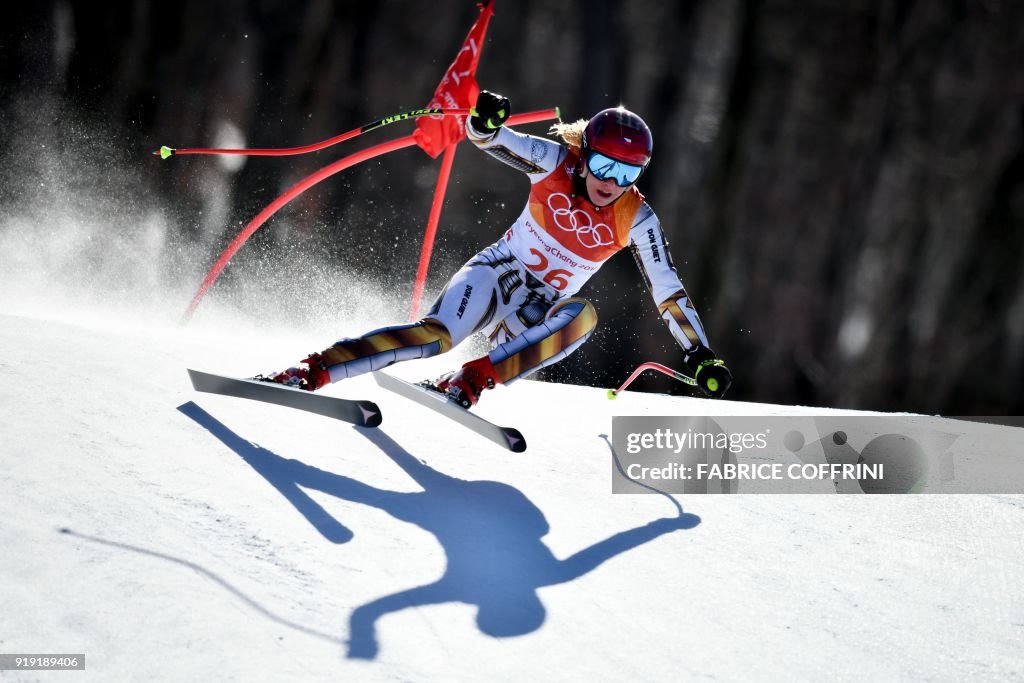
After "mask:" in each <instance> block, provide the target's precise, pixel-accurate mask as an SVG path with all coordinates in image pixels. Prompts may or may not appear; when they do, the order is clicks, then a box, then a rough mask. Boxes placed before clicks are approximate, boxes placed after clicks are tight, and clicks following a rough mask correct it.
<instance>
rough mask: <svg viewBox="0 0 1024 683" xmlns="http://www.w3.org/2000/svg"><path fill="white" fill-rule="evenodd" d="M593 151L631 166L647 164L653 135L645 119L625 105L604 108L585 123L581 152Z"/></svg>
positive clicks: (652, 150) (651, 149)
mask: <svg viewBox="0 0 1024 683" xmlns="http://www.w3.org/2000/svg"><path fill="white" fill-rule="evenodd" d="M591 151H594V152H599V153H601V154H604V155H605V156H608V157H611V158H612V159H616V160H618V161H622V162H625V163H627V164H632V165H634V166H647V164H648V163H650V161H651V154H652V153H653V152H654V138H653V137H652V136H651V129H650V128H648V127H647V124H646V123H644V120H643V119H642V118H640V117H639V116H637V115H636V114H634V113H633V112H631V111H629V110H628V109H626V108H624V107H616V108H614V109H604V110H602V111H599V112H598V113H597V114H595V115H594V117H593V118H592V119H590V121H588V122H587V128H586V130H584V131H583V154H584V157H585V156H586V155H587V153H589V152H591Z"/></svg>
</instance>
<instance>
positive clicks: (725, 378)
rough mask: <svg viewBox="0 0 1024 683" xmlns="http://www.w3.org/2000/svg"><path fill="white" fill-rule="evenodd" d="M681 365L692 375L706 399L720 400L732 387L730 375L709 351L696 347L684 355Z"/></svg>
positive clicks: (702, 347)
mask: <svg viewBox="0 0 1024 683" xmlns="http://www.w3.org/2000/svg"><path fill="white" fill-rule="evenodd" d="M683 364H684V365H685V366H686V367H687V369H688V370H689V371H690V372H691V373H693V378H694V379H695V380H697V386H698V387H699V388H700V390H701V391H703V392H704V393H705V394H706V395H707V396H708V398H722V397H723V396H725V392H727V391H729V387H730V386H732V373H731V372H729V368H727V367H725V363H724V362H722V361H720V360H718V359H717V358H715V354H714V353H712V351H711V349H709V348H707V347H704V346H698V347H696V348H694V349H692V350H691V351H690V352H689V353H687V354H686V357H685V358H684V359H683Z"/></svg>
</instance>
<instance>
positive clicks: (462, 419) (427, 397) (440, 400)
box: [373, 372, 526, 453]
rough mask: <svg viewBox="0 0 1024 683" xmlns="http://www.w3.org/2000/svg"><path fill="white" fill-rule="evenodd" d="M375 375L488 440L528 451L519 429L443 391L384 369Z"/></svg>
mask: <svg viewBox="0 0 1024 683" xmlns="http://www.w3.org/2000/svg"><path fill="white" fill-rule="evenodd" d="M373 378H374V379H375V380H377V384H379V385H380V386H381V387H383V388H384V389H387V390H388V391H393V392H394V393H396V394H398V395H399V396H404V397H405V398H408V399H410V400H413V401H416V402H417V403H419V404H420V405H421V406H423V407H424V408H429V409H430V410H433V411H434V412H435V413H438V414H440V415H443V416H445V417H447V418H448V419H450V420H452V421H454V422H457V423H459V424H460V425H462V426H463V427H466V428H468V429H471V430H473V431H474V432H476V433H477V434H479V435H480V436H482V437H484V438H485V439H490V440H491V441H493V442H494V443H496V444H498V445H499V446H502V447H504V448H507V449H509V450H510V451H512V452H513V453H522V452H523V451H525V450H526V439H524V438H523V435H522V434H521V433H520V432H519V430H518V429H514V428H512V427H500V426H498V425H496V424H494V423H493V422H488V421H487V420H485V419H483V418H482V417H480V416H479V415H474V414H473V413H471V412H469V411H468V410H466V409H465V408H463V407H462V406H460V405H459V404H458V403H456V402H455V401H454V400H453V399H451V398H448V397H447V396H445V395H444V394H442V393H441V392H439V391H434V390H431V389H427V388H425V387H421V386H417V385H415V384H412V383H411V382H406V381H405V380H401V379H398V378H397V377H393V376H391V375H388V374H386V373H383V372H375V373H373Z"/></svg>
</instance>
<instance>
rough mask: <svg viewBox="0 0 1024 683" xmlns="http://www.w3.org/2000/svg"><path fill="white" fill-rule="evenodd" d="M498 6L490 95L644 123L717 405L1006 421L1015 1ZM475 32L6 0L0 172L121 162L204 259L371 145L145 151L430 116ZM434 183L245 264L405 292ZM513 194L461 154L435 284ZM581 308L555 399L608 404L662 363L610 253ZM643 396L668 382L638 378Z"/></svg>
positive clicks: (339, 18)
mask: <svg viewBox="0 0 1024 683" xmlns="http://www.w3.org/2000/svg"><path fill="white" fill-rule="evenodd" d="M495 10H496V15H495V17H494V20H493V21H492V23H491V27H490V31H489V37H488V41H487V44H486V46H485V48H484V51H483V56H482V59H481V63H480V69H479V72H478V80H479V82H480V84H481V86H482V87H484V88H488V89H492V90H497V91H499V92H502V93H505V94H507V95H509V96H510V97H511V98H512V102H513V106H514V108H515V109H516V110H518V111H528V110H534V109H542V108H547V107H550V106H554V105H558V106H560V107H561V110H562V112H563V116H564V117H565V118H566V119H568V120H575V119H576V118H585V117H587V116H589V115H591V114H593V113H594V112H595V111H597V110H598V109H600V108H603V107H605V106H612V105H615V104H618V103H620V102H621V103H624V104H626V105H627V106H628V107H630V108H631V109H633V110H635V111H637V112H639V113H641V114H642V115H643V116H644V117H645V118H646V119H647V121H648V122H649V123H650V124H651V127H652V129H653V131H654V136H655V144H656V150H655V157H654V162H653V164H652V166H651V168H650V170H649V172H648V173H647V175H645V176H644V178H643V180H642V183H641V187H642V189H643V191H644V192H645V194H646V195H647V196H648V199H649V201H650V202H651V204H652V205H653V206H654V208H655V210H656V211H657V212H658V214H659V216H660V218H661V220H662V222H663V223H664V225H665V227H666V231H667V233H668V235H669V239H670V240H671V242H672V251H673V254H674V256H675V261H676V265H677V267H678V268H679V270H680V272H681V275H682V277H683V281H684V283H685V285H686V287H687V290H688V291H689V293H690V294H691V295H692V297H693V299H694V301H695V302H696V304H697V306H698V310H699V311H700V312H701V314H702V317H703V318H704V322H705V324H706V326H707V328H708V332H709V335H710V339H711V342H712V346H713V348H714V349H715V350H716V351H717V352H718V354H719V355H720V356H721V357H723V358H725V359H726V360H727V361H728V362H729V364H730V366H731V367H732V369H733V371H734V373H735V375H736V378H737V381H736V385H735V388H734V391H733V393H732V394H731V395H730V397H731V398H735V399H743V400H759V401H768V402H782V403H799V404H809V405H828V406H840V407H851V408H869V409H878V410H912V411H924V412H931V413H943V414H975V415H981V414H1011V413H1019V412H1020V411H1021V408H1022V407H1024V399H1022V394H1021V389H1020V387H1021V386H1022V384H1024V278H1022V276H1021V271H1022V268H1021V262H1022V260H1024V258H1022V257H1024V69H1022V65H1024V3H1020V2H1013V1H1011V0H978V1H955V0H914V1H908V2H895V1H888V0H878V1H874V2H870V1H868V0H844V1H843V2H838V1H836V0H759V1H751V2H742V1H741V0H693V1H692V2H657V1H655V0H636V1H623V2H611V1H610V0H592V1H590V2H583V1H582V0H575V1H571V2H556V3H552V2H549V1H547V0H515V1H513V0H497V2H496V6H495ZM476 16H477V8H476V6H475V4H474V3H473V2H472V1H470V0H434V1H433V2H429V3H428V2H380V3H373V2H369V3H367V2H362V3H356V2H331V1H329V0H311V1H308V2H272V1H270V0H256V1H251V2H243V1H241V0H232V1H223V2H208V1H199V0H181V1H180V2H176V3H158V2H146V1H139V0H133V2H123V1H122V2H116V1H115V2H107V3H86V2H72V1H70V0H65V1H62V2H52V1H51V2H46V1H43V0H40V1H39V2H36V3H27V4H24V3H23V5H22V6H20V7H19V8H18V9H17V10H15V11H9V12H8V13H7V14H6V15H5V21H4V22H3V25H2V26H0V51H2V52H0V55H2V62H0V98H2V99H0V124H2V127H3V130H4V135H3V137H2V138H0V155H3V158H6V159H7V160H8V161H7V162H5V165H7V164H9V163H12V160H13V163H19V160H20V159H22V158H23V156H22V155H20V154H19V153H18V152H19V150H20V151H21V152H23V151H24V150H23V149H22V148H20V147H19V145H22V146H23V145H24V144H25V143H24V141H25V140H31V141H32V142H31V144H33V145H44V144H46V145H49V149H51V150H59V151H60V152H62V153H64V154H70V155H72V156H73V155H74V154H75V153H84V152H88V154H89V155H90V157H91V159H92V161H93V162H95V163H103V162H106V161H109V162H110V163H112V164H116V165H118V167H122V168H123V167H126V166H127V167H129V168H133V169H134V174H135V176H136V177H135V178H134V181H135V182H141V183H142V184H143V186H144V187H145V188H146V199H145V201H150V202H155V203H159V204H161V205H164V206H169V207H170V206H173V207H174V209H175V211H174V215H175V216H176V217H177V220H178V221H179V226H178V229H179V230H180V232H181V234H182V235H184V236H185V239H188V240H191V241H192V242H194V243H196V244H199V245H200V246H202V247H203V249H204V251H203V253H204V254H206V256H205V258H207V259H208V261H207V265H208V264H209V263H211V262H212V260H213V258H214V257H215V256H216V254H218V253H219V252H220V250H221V248H223V246H224V245H225V244H226V242H227V240H229V239H230V238H231V237H232V236H233V235H234V234H235V233H236V232H237V229H238V227H239V224H240V223H244V222H246V221H248V220H249V219H250V218H251V217H252V216H253V215H255V214H256V212H258V211H259V210H260V209H261V208H262V207H263V206H265V205H266V204H267V203H269V202H270V201H271V200H272V199H273V198H274V197H276V196H277V195H278V194H279V193H280V192H281V191H282V190H283V189H285V188H287V187H290V186H291V185H292V184H294V182H295V181H297V180H298V179H300V178H302V177H304V176H305V175H307V174H308V173H310V172H312V171H314V170H315V169H316V168H319V167H320V166H323V165H324V164H326V163H327V162H328V161H330V160H333V159H334V158H337V157H339V156H340V155H341V154H342V153H347V152H351V151H353V150H354V149H357V148H358V147H359V146H361V145H362V146H366V145H370V144H376V143H378V142H381V141H383V140H384V139H387V138H388V137H390V136H391V134H389V133H381V134H379V135H372V134H371V135H368V136H366V138H370V139H360V140H359V141H357V142H356V143H353V144H352V145H350V146H348V147H346V149H345V150H344V151H343V152H336V153H331V154H332V155H331V156H325V155H324V154H318V155H311V156H307V157H292V158H289V159H287V160H280V159H251V160H249V161H248V162H247V163H246V164H245V165H244V167H242V168H241V169H240V170H232V169H229V168H226V167H224V166H223V165H220V164H218V163H216V162H215V160H213V159H212V158H209V157H205V158H204V157H181V158H178V159H174V160H172V162H159V161H157V160H155V159H154V158H153V157H150V156H147V154H148V152H149V151H151V150H152V149H155V148H156V147H158V146H159V145H160V144H169V145H171V146H181V147H188V146H206V145H213V144H224V143H225V142H228V143H230V142H232V141H235V142H236V144H238V143H241V144H246V145H249V146H292V145H299V144H306V143H309V142H312V141H315V140H320V139H323V138H326V137H329V136H332V135H335V134H337V133H340V132H343V131H345V130H349V129H350V128H354V127H356V126H357V125H360V124H362V123H365V122H367V121H370V120H374V119H376V118H379V117H381V116H383V115H386V114H390V113H393V112H398V111H404V110H408V109H413V108H417V107H420V106H423V105H425V104H426V103H427V102H428V101H429V99H430V97H431V94H432V93H433V90H434V88H435V87H436V85H437V82H438V80H439V79H440V77H441V75H442V73H443V71H444V69H445V68H446V67H447V65H448V64H449V62H450V61H451V60H452V58H453V57H454V55H455V52H456V50H457V49H458V47H459V45H460V43H461V41H462V39H463V37H464V36H465V34H466V32H467V31H468V29H469V27H470V25H471V24H472V22H473V21H474V20H475V18H476ZM398 125H407V124H398ZM408 128H410V129H411V126H408ZM392 130H393V129H392ZM529 131H530V132H533V133H535V134H543V133H544V127H543V126H531V127H529ZM401 132H402V133H403V134H404V133H406V132H408V131H407V130H403V131H401ZM232 136H234V137H232ZM364 143H365V144H364ZM437 167H438V162H437V161H434V160H431V159H429V158H427V157H426V156H425V155H424V154H422V153H421V152H419V151H417V150H406V151H403V152H399V153H396V154H394V155H391V156H389V157H387V158H384V159H381V160H380V161H379V162H377V161H375V162H373V163H371V164H368V165H366V168H358V169H352V170H351V171H346V172H345V173H343V174H341V175H339V176H335V177H334V178H332V179H330V180H329V181H327V182H325V183H324V184H322V185H320V186H318V187H317V188H316V189H314V190H313V191H311V192H309V193H307V194H306V195H305V196H304V197H302V198H300V199H299V200H298V201H296V202H295V203H294V205H293V206H290V207H289V208H288V209H287V210H286V211H285V212H283V214H282V216H281V217H279V218H275V219H274V221H272V222H271V224H270V225H268V226H267V227H265V228H264V229H263V231H261V233H260V235H259V236H258V239H257V240H256V246H253V247H252V249H253V250H254V251H256V252H260V253H264V252H265V251H266V250H267V249H270V250H271V251H272V250H273V249H286V248H287V249H291V250H295V249H298V250H300V251H302V252H303V253H305V254H308V255H311V256H312V257H315V258H319V259H329V260H333V261H335V262H338V263H340V264H342V265H343V266H344V267H346V268H350V269H352V270H354V271H357V272H358V271H360V270H365V271H367V272H368V273H369V272H373V273H374V274H375V275H377V276H380V275H382V274H383V275H384V276H385V277H387V278H389V281H390V282H391V283H392V285H393V286H394V287H395V288H397V289H398V290H400V291H411V284H412V275H413V270H414V267H415V262H416V258H417V256H418V252H419V248H420V242H419V239H420V237H419V235H420V234H421V231H422V228H423V225H424V223H425V221H426V216H427V212H428V208H429V203H430V198H431V188H432V187H433V183H434V180H435V178H436V173H437ZM22 170H23V173H21V176H31V174H32V172H33V171H32V169H31V168H30V167H25V168H23V169H22ZM84 182H97V183H101V182H102V183H107V184H108V185H109V184H111V183H114V182H115V181H112V180H111V179H110V178H103V179H99V178H95V179H94V180H93V181H84ZM29 186H30V183H25V184H19V183H10V182H9V183H4V186H3V188H2V189H0V203H2V205H3V206H7V207H9V206H13V205H16V204H17V203H18V202H19V201H26V200H27V199H29V198H30V196H27V195H26V192H25V188H26V187H29ZM115 186H116V184H115ZM133 187H134V186H133ZM527 187H528V184H527V181H526V179H525V178H524V177H521V176H519V175H518V174H517V173H516V172H514V171H512V170H510V169H507V168H505V167H504V166H502V165H501V164H498V163H496V162H494V161H492V160H490V159H487V158H485V157H484V155H481V154H479V153H477V152H476V151H475V150H473V149H471V148H470V147H469V146H468V145H464V146H463V147H462V148H461V149H460V152H459V154H458V156H457V158H456V162H455V171H454V175H453V179H452V185H451V187H450V188H449V192H448V198H447V202H446V206H445V209H444V214H443V216H442V225H441V230H440V233H441V234H440V238H439V242H438V251H437V252H436V254H435V259H434V261H433V266H432V272H431V280H430V287H431V288H432V290H433V291H437V289H438V288H439V287H440V286H441V285H442V284H443V283H444V282H445V280H446V279H447V277H448V276H449V275H450V274H451V272H453V271H454V269H455V268H457V267H458V266H459V265H460V264H461V263H462V262H463V261H464V260H465V259H466V258H467V257H468V256H470V255H471V254H472V253H474V252H475V251H476V249H478V248H479V247H481V246H484V245H486V244H489V243H490V242H492V241H493V240H494V239H496V238H497V237H498V235H500V233H501V232H502V231H503V230H504V229H505V227H506V226H507V224H508V223H509V221H511V220H512V219H513V218H514V217H515V216H516V215H517V214H518V212H519V211H520V209H521V207H522V205H523V202H524V201H525V197H526V191H527ZM30 194H31V193H28V195H30ZM284 224H287V226H288V228H287V229H283V228H282V225H284ZM260 246H262V247H263V250H262V251H261V250H260ZM370 247H373V248H374V251H373V252H372V254H373V256H372V257H371V258H369V259H367V258H364V257H363V256H362V255H363V254H366V253H370V252H369V251H368V250H369V248H370ZM249 248H250V247H248V246H247V249H249ZM227 279H228V280H230V277H228V278H227ZM583 294H584V295H585V296H588V297H590V298H591V299H592V300H594V302H595V304H596V305H597V308H598V312H599V315H600V317H601V325H600V327H599V331H598V332H597V333H596V334H595V337H594V339H593V340H592V341H591V343H589V344H588V345H586V346H585V347H584V349H583V350H581V351H580V352H579V353H578V354H577V355H576V356H574V357H573V358H571V359H569V360H568V361H566V362H564V363H562V364H561V365H559V366H557V367H556V368H554V369H552V370H550V371H548V373H547V374H548V377H549V378H552V379H556V380H559V381H574V382H582V383H589V384H594V385H601V386H613V385H616V384H618V382H620V381H621V380H622V379H623V378H624V377H625V376H626V375H627V374H628V373H629V372H630V371H631V369H632V368H633V367H635V366H636V365H637V364H638V363H639V362H641V361H643V360H659V361H662V362H667V363H669V364H671V365H678V364H679V353H678V349H677V348H676V347H675V345H674V343H673V342H672V341H671V339H670V337H669V336H668V334H667V332H666V331H665V330H664V329H663V327H662V323H661V322H660V321H659V320H658V319H657V317H656V311H655V309H654V306H653V304H652V303H651V302H650V300H649V297H648V295H647V293H646V292H645V291H644V290H643V287H642V284H641V282H640V278H639V277H638V276H637V273H636V269H635V266H634V265H633V263H632V260H631V259H630V257H629V256H628V255H626V254H622V255H619V256H617V257H615V258H614V259H612V261H611V262H610V263H609V264H608V265H607V266H606V267H605V268H604V269H603V270H602V272H601V273H600V275H599V276H597V277H596V278H595V279H594V281H592V284H591V285H588V287H587V288H586V289H585V290H584V292H583ZM310 296H314V295H313V294H311V295H310ZM405 313H406V311H405V310H402V311H396V312H395V319H394V320H389V321H381V322H382V323H386V322H398V321H401V320H403V319H404V316H405ZM360 331H361V330H347V331H344V332H345V333H357V332H360ZM638 387H639V388H643V389H649V390H658V391H678V390H679V388H678V387H673V386H671V385H670V384H669V383H668V382H667V381H663V380H659V379H656V378H650V379H644V380H642V381H641V382H640V383H639V385H638Z"/></svg>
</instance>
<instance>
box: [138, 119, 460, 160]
mask: <svg viewBox="0 0 1024 683" xmlns="http://www.w3.org/2000/svg"><path fill="white" fill-rule="evenodd" d="M475 113H476V112H475V110H474V109H440V108H435V109H416V110H413V111H408V112H404V113H401V114H392V115H391V116H385V117H384V118H382V119H377V120H376V121H371V122H370V123H367V124H365V125H362V126H359V128H353V129H352V130H350V131H348V132H347V133H342V134H341V135H336V136H334V137H333V138H328V139H327V140H321V141H320V142H314V143H313V144H311V145H304V146H302V147H288V148H284V149H210V148H195V149H174V148H172V147H167V146H166V145H165V146H163V147H161V148H160V149H158V150H157V151H155V152H153V154H155V155H157V156H159V157H160V158H161V159H166V158H168V157H172V156H177V155H181V154H243V155H246V156H265V157H280V156H290V155H293V154H308V153H309V152H317V151H319V150H321V149H326V148H328V147H330V146H332V145H336V144H338V143H339V142H344V141H345V140H351V139H352V138H355V137H359V136H360V135H362V134H363V133H369V132H370V131H371V130H377V129H378V128H381V127H383V126H386V125H388V124H390V123H395V122H397V121H406V120H408V119H414V118H418V117H420V116H467V115H473V114H475Z"/></svg>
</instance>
